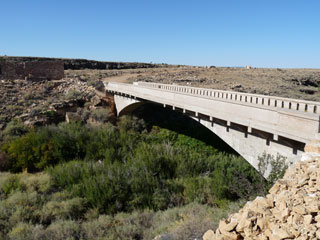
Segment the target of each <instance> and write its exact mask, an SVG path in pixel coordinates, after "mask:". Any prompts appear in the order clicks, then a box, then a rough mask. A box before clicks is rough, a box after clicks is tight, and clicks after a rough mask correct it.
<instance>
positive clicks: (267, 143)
mask: <svg viewBox="0 0 320 240" xmlns="http://www.w3.org/2000/svg"><path fill="white" fill-rule="evenodd" d="M106 89H107V91H109V92H112V93H114V94H115V101H116V107H117V112H118V114H125V112H128V111H130V108H133V107H136V106H138V105H139V102H140V104H142V103H143V102H145V101H151V102H155V103H159V104H163V105H164V106H167V107H172V109H174V110H178V111H181V112H183V113H186V114H188V115H189V116H190V117H192V118H193V119H195V120H197V121H199V122H200V123H201V124H203V125H204V126H206V127H207V128H209V129H210V130H211V131H213V132H214V133H215V134H216V135H218V136H219V137H220V138H221V139H223V140H224V141H225V142H226V143H228V144H229V145H230V146H231V147H233V148H234V149H235V150H236V151H237V152H238V153H239V154H240V155H242V156H243V157H244V158H245V159H247V161H248V162H250V163H251V164H252V165H253V166H254V167H255V168H257V166H258V160H257V159H258V156H261V155H262V153H263V152H266V153H267V154H271V155H274V156H276V155H277V154H278V153H279V154H280V155H282V156H285V157H287V161H288V163H293V162H296V161H297V160H298V159H300V158H301V155H302V153H303V149H304V146H305V144H306V143H308V142H310V141H312V140H313V139H314V138H316V137H317V136H319V112H320V103H318V102H310V101H302V100H296V99H287V98H278V97H271V96H263V95H254V94H246V93H238V92H229V91H220V90H213V89H203V88H193V87H185V86H175V85H166V84H157V83H145V82H136V83H134V84H120V83H108V84H106ZM119 96H121V97H119ZM266 174H268V172H267V173H266Z"/></svg>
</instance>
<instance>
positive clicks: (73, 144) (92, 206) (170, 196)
mask: <svg viewBox="0 0 320 240" xmlns="http://www.w3.org/2000/svg"><path fill="white" fill-rule="evenodd" d="M142 112H143V113H144V114H142V113H140V114H139V112H138V113H137V114H136V115H137V116H138V117H132V116H131V117H129V116H125V117H122V118H120V120H118V121H117V122H116V124H115V125H114V124H111V123H109V122H106V123H103V122H100V123H98V122H96V123H95V124H90V123H87V124H85V123H83V122H82V123H81V122H70V123H60V124H58V125H50V126H43V127H38V128H32V129H30V128H26V127H25V126H24V125H23V124H21V123H19V122H14V123H11V124H8V126H7V127H6V129H5V130H4V131H3V132H2V136H1V139H2V144H1V152H2V153H1V155H0V161H1V162H0V167H1V171H2V172H1V175H0V229H1V233H0V236H1V238H2V239H153V238H154V237H156V236H158V235H160V234H162V235H163V236H168V237H170V238H171V239H192V238H195V237H200V236H202V234H203V233H204V232H205V231H206V230H207V229H209V228H216V227H217V223H218V219H220V218H221V217H225V216H226V215H227V214H228V213H229V212H234V211H236V210H237V209H238V208H239V207H241V206H242V204H243V203H244V201H245V200H247V199H251V198H253V197H255V196H256V195H263V194H264V192H265V190H266V188H267V186H268V181H266V180H265V179H263V178H262V177H261V175H260V174H259V173H258V172H257V171H256V170H255V169H253V168H252V167H251V166H250V165H249V164H248V163H247V162H246V161H245V160H244V159H243V158H241V157H240V156H238V155H236V154H235V153H234V152H232V151H231V150H230V149H228V147H227V146H224V145H223V144H221V142H219V141H218V140H217V139H214V138H212V135H211V136H209V135H208V133H207V132H205V131H206V130H205V129H201V128H198V127H194V126H193V127H191V126H188V122H185V119H177V116H172V117H174V118H176V121H173V122H175V124H174V125H172V124H171V125H170V126H165V124H166V123H169V122H172V121H170V119H167V121H165V120H164V119H161V117H160V115H159V116H157V115H152V116H150V115H149V114H147V113H148V109H144V111H142ZM146 116H149V117H147V118H146ZM156 121H158V122H161V123H162V124H164V125H161V124H157V122H156ZM180 121H184V123H185V125H184V126H182V125H181V122H180Z"/></svg>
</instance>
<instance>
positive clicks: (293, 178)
mask: <svg viewBox="0 0 320 240" xmlns="http://www.w3.org/2000/svg"><path fill="white" fill-rule="evenodd" d="M319 143H320V142H319V141H314V142H312V143H311V144H310V145H307V146H306V148H305V151H306V152H307V153H306V156H307V157H304V158H303V159H302V161H300V162H298V163H296V164H295V165H293V166H291V167H290V168H289V169H288V170H287V172H286V174H285V175H284V177H283V178H282V179H281V180H278V181H277V182H276V184H275V185H274V186H273V187H272V188H271V189H270V191H269V194H268V195H267V196H266V197H264V198H263V197H257V198H256V199H255V200H254V201H252V202H247V203H246V205H245V206H244V207H243V208H242V209H241V210H240V211H239V212H238V213H236V214H233V215H231V216H229V217H228V219H223V220H221V221H220V224H219V227H218V229H217V230H216V231H215V232H214V234H213V231H212V230H209V231H208V232H206V233H205V234H204V236H203V239H205V240H216V239H217V240H218V239H219V240H229V239H234V240H237V239H261V240H268V239H269V240H276V239H279V240H280V239H304V240H307V239H310V240H311V239H320V157H319V154H317V153H319V152H320V151H319V150H320V144H319Z"/></svg>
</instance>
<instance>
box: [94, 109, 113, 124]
mask: <svg viewBox="0 0 320 240" xmlns="http://www.w3.org/2000/svg"><path fill="white" fill-rule="evenodd" d="M91 117H92V118H93V119H94V120H96V121H97V122H107V121H108V120H109V118H110V110H109V108H96V109H95V110H93V111H92V113H91Z"/></svg>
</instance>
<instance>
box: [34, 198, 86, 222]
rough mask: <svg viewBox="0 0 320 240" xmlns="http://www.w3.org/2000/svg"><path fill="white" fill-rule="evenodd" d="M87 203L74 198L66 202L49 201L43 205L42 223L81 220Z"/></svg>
mask: <svg viewBox="0 0 320 240" xmlns="http://www.w3.org/2000/svg"><path fill="white" fill-rule="evenodd" d="M84 210H85V201H84V199H82V198H72V199H68V200H64V201H49V202H47V203H46V204H45V205H43V208H42V211H41V217H40V218H41V222H43V223H46V224H47V223H50V222H51V221H54V220H63V219H79V218H81V217H82V216H83V214H84Z"/></svg>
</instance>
